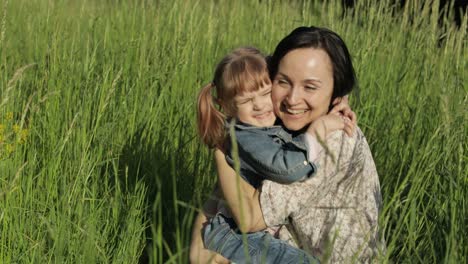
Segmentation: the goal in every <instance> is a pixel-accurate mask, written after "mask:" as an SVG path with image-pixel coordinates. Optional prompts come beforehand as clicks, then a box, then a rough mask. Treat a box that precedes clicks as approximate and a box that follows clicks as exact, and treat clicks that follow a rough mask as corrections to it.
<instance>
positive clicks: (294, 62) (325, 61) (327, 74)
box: [277, 48, 333, 81]
mask: <svg viewBox="0 0 468 264" xmlns="http://www.w3.org/2000/svg"><path fill="white" fill-rule="evenodd" d="M277 75H278V76H284V77H287V78H290V79H296V80H301V81H308V80H310V81H317V80H320V81H323V79H327V78H333V71H332V64H331V60H330V57H329V56H328V54H327V53H326V52H325V51H324V50H323V49H316V48H304V49H296V50H293V51H290V52H288V54H286V55H285V56H284V57H283V58H282V59H281V61H280V64H279V68H278V74H277Z"/></svg>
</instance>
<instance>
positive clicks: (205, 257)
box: [190, 187, 229, 264]
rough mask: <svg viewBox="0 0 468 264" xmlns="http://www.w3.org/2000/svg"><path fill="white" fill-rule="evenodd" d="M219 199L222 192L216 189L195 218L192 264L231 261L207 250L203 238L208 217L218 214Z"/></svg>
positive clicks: (213, 263)
mask: <svg viewBox="0 0 468 264" xmlns="http://www.w3.org/2000/svg"><path fill="white" fill-rule="evenodd" d="M219 199H220V190H219V188H218V187H216V188H215V189H214V190H213V192H212V195H211V197H210V198H209V199H208V200H207V201H206V202H205V204H204V205H203V208H202V211H200V212H199V213H198V215H197V217H196V218H195V221H194V223H193V227H192V241H191V243H190V263H212V264H215V263H216V264H218V263H229V260H227V259H226V258H224V257H223V256H221V255H219V254H217V253H216V252H213V251H210V250H208V249H205V245H204V243H203V238H202V232H203V228H204V224H205V223H206V222H207V221H208V217H212V216H213V215H215V214H216V211H217V207H218V206H217V204H218V200H219Z"/></svg>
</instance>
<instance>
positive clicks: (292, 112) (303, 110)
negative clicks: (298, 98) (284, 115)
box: [286, 108, 307, 115]
mask: <svg viewBox="0 0 468 264" xmlns="http://www.w3.org/2000/svg"><path fill="white" fill-rule="evenodd" d="M286 112H288V113H289V114H292V115H298V114H302V113H305V112H307V110H305V109H302V110H294V109H288V108H286Z"/></svg>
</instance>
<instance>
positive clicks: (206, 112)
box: [197, 83, 225, 148]
mask: <svg viewBox="0 0 468 264" xmlns="http://www.w3.org/2000/svg"><path fill="white" fill-rule="evenodd" d="M214 87H215V85H214V84H213V83H210V84H208V85H206V86H205V87H203V88H202V90H201V91H200V94H199V95H198V111H197V126H198V134H199V135H200V137H201V139H202V141H203V142H204V143H205V144H206V145H208V146H209V147H211V148H213V147H220V145H221V144H222V142H223V140H224V134H225V133H224V118H225V117H224V115H223V114H222V113H221V112H220V111H219V110H218V109H217V108H216V106H215V102H214V100H213V99H214V98H213V95H212V94H211V91H212V89H213V88H214Z"/></svg>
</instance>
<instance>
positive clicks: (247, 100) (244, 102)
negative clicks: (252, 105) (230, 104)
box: [236, 98, 252, 105]
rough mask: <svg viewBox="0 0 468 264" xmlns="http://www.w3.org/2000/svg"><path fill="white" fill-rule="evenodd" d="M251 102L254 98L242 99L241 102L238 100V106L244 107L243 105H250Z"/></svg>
mask: <svg viewBox="0 0 468 264" xmlns="http://www.w3.org/2000/svg"><path fill="white" fill-rule="evenodd" d="M250 101H252V98H242V99H240V100H236V104H238V105H243V104H246V103H248V102H250Z"/></svg>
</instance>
